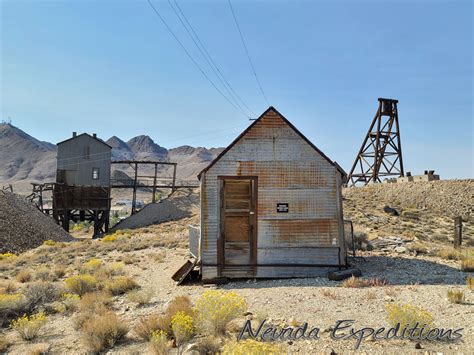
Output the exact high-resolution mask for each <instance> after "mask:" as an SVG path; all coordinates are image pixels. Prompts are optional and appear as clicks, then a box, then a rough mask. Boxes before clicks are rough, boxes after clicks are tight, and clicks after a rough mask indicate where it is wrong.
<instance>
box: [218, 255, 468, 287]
mask: <svg viewBox="0 0 474 355" xmlns="http://www.w3.org/2000/svg"><path fill="white" fill-rule="evenodd" d="M350 262H351V264H352V265H353V266H354V267H357V268H359V269H360V270H361V271H362V277H363V278H375V277H376V278H379V279H387V280H388V282H389V284H390V285H417V284H419V285H465V284H466V278H467V276H469V275H470V274H472V273H468V272H463V271H461V270H460V269H457V268H455V267H451V266H448V265H445V264H441V263H438V262H435V261H432V260H427V259H420V258H404V257H395V258H394V257H389V256H382V255H377V256H368V257H365V258H364V259H362V258H357V259H353V260H351V261H350ZM340 284H341V282H338V281H329V280H328V279H327V278H326V277H315V278H299V279H257V280H254V279H252V280H248V279H245V280H244V279H242V280H230V282H228V283H227V284H224V285H222V286H221V287H222V288H225V289H239V288H255V289H259V288H267V287H317V286H324V287H338V286H340Z"/></svg>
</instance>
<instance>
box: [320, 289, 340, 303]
mask: <svg viewBox="0 0 474 355" xmlns="http://www.w3.org/2000/svg"><path fill="white" fill-rule="evenodd" d="M321 294H322V295H323V296H324V297H327V298H330V299H332V300H337V298H338V297H337V294H336V292H334V291H333V290H330V289H326V288H325V289H322V290H321Z"/></svg>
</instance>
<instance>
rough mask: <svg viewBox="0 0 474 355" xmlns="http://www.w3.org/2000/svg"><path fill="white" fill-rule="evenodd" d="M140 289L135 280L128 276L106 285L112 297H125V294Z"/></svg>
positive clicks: (114, 279) (120, 277) (110, 281)
mask: <svg viewBox="0 0 474 355" xmlns="http://www.w3.org/2000/svg"><path fill="white" fill-rule="evenodd" d="M138 287H140V286H139V285H138V284H137V283H136V281H135V280H134V279H132V278H131V277H126V276H119V277H116V278H113V279H111V280H109V281H107V282H106V283H105V289H106V290H107V291H108V292H110V293H111V294H112V295H114V296H117V295H123V294H124V293H126V292H128V291H131V290H134V289H136V288H138Z"/></svg>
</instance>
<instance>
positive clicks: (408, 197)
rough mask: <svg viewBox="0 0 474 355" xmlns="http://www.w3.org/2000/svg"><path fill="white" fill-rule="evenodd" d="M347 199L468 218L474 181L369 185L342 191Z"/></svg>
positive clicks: (473, 204) (473, 202)
mask: <svg viewBox="0 0 474 355" xmlns="http://www.w3.org/2000/svg"><path fill="white" fill-rule="evenodd" d="M344 196H345V197H346V198H348V199H351V198H358V199H359V200H364V199H366V200H368V201H372V202H376V201H379V202H381V203H383V204H386V205H389V206H390V207H394V208H397V209H402V210H404V209H410V208H416V209H419V210H430V211H431V212H436V213H439V214H442V215H445V216H447V217H450V218H454V217H457V216H462V217H463V219H464V220H465V221H468V220H470V219H471V218H472V211H473V208H474V180H473V179H470V180H440V181H431V182H412V183H397V184H373V185H369V186H365V187H363V188H349V189H345V190H344Z"/></svg>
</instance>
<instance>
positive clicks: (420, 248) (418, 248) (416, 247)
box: [408, 242, 429, 254]
mask: <svg viewBox="0 0 474 355" xmlns="http://www.w3.org/2000/svg"><path fill="white" fill-rule="evenodd" d="M408 249H409V250H411V251H414V252H416V253H417V254H428V253H429V250H428V247H427V246H426V245H424V244H423V243H420V242H416V243H411V244H410V245H409V246H408Z"/></svg>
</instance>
